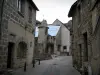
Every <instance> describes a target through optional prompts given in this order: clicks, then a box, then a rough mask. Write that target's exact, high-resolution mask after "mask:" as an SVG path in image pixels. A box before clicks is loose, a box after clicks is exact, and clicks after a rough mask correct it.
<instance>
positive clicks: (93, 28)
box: [71, 0, 100, 75]
mask: <svg viewBox="0 0 100 75" xmlns="http://www.w3.org/2000/svg"><path fill="white" fill-rule="evenodd" d="M74 11H75V13H73V15H72V17H73V20H72V21H73V29H72V31H73V32H72V35H71V37H72V44H71V48H72V56H73V64H74V66H75V67H76V68H77V69H78V70H79V71H80V72H82V74H83V75H87V74H86V73H88V74H89V75H90V74H91V73H92V74H93V75H99V74H100V72H99V71H100V64H99V63H100V60H99V57H100V51H99V49H100V47H99V44H100V43H99V41H100V26H99V24H100V2H99V0H94V1H92V0H91V1H90V0H83V1H81V0H78V1H77V7H76V8H74ZM84 33H87V36H86V38H87V42H85V41H86V40H85V36H84ZM86 43H87V44H86ZM86 54H87V55H86ZM87 58H88V59H87Z"/></svg>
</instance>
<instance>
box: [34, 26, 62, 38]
mask: <svg viewBox="0 0 100 75" xmlns="http://www.w3.org/2000/svg"><path fill="white" fill-rule="evenodd" d="M59 29H60V26H52V25H50V26H48V35H50V36H56V35H57V33H58V31H59ZM38 31H39V30H38V27H36V30H35V37H38V34H39V33H38Z"/></svg>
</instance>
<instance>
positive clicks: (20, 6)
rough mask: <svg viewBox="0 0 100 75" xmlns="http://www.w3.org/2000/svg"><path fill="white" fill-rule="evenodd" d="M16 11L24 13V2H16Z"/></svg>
mask: <svg viewBox="0 0 100 75" xmlns="http://www.w3.org/2000/svg"><path fill="white" fill-rule="evenodd" d="M17 8H18V11H19V12H21V13H24V0H17Z"/></svg>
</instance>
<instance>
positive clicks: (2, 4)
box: [0, 0, 4, 39]
mask: <svg viewBox="0 0 100 75" xmlns="http://www.w3.org/2000/svg"><path fill="white" fill-rule="evenodd" d="M3 8H4V0H2V1H1V10H0V11H1V13H0V39H1V35H2V32H1V25H2V17H3Z"/></svg>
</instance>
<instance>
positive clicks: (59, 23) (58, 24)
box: [52, 19, 62, 26]
mask: <svg viewBox="0 0 100 75" xmlns="http://www.w3.org/2000/svg"><path fill="white" fill-rule="evenodd" d="M52 25H54V26H61V25H62V22H61V21H59V20H58V19H56V20H55V21H54V22H53V24H52Z"/></svg>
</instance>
